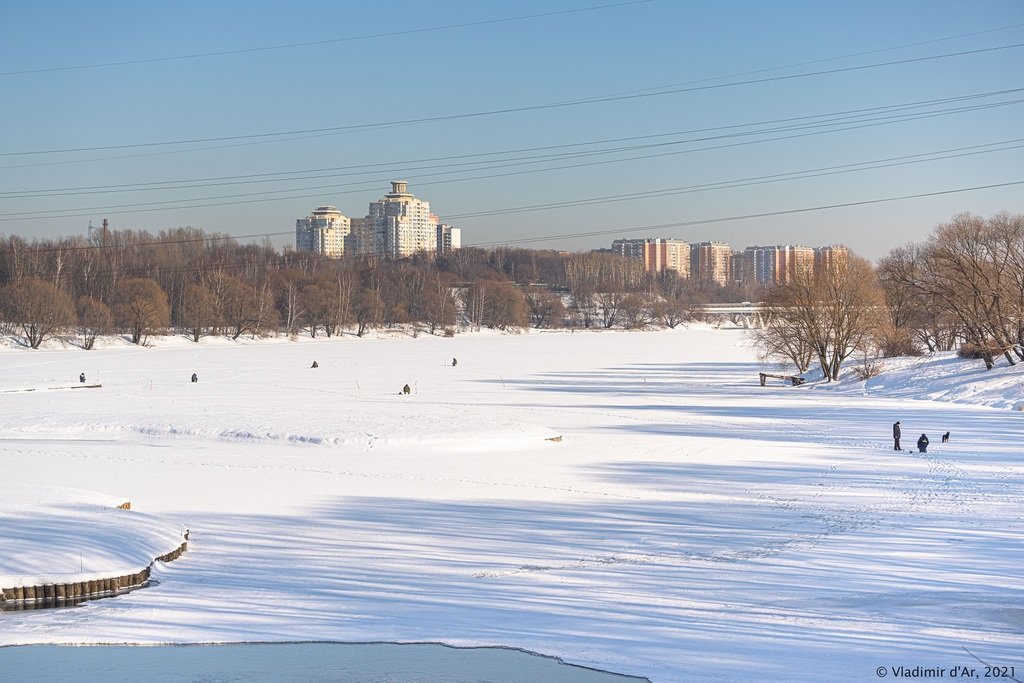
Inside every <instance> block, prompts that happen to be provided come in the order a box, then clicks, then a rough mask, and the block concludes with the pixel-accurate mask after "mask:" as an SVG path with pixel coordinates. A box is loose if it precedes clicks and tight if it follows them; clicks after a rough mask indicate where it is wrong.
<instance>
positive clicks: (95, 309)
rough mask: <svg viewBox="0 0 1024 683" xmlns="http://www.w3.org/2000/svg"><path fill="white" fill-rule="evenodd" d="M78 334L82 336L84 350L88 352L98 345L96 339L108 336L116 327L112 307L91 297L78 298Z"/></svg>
mask: <svg viewBox="0 0 1024 683" xmlns="http://www.w3.org/2000/svg"><path fill="white" fill-rule="evenodd" d="M77 308H78V333H79V334H80V335H81V336H82V348H83V349H85V350H86V351H88V350H90V349H92V347H93V346H94V345H95V344H96V338H97V337H98V336H99V335H101V334H108V333H109V332H110V330H111V328H112V327H113V325H114V314H113V313H111V312H110V307H109V306H107V305H106V304H105V303H103V302H102V301H97V300H96V299H94V298H92V297H91V296H81V297H79V298H78V304H77Z"/></svg>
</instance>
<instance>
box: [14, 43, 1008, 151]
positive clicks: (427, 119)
mask: <svg viewBox="0 0 1024 683" xmlns="http://www.w3.org/2000/svg"><path fill="white" fill-rule="evenodd" d="M1021 47H1024V43H1014V44H1010V45H1001V46H996V47H987V48H978V49H974V50H961V51H959V52H950V53H945V54H940V55H929V56H925V57H911V58H906V59H899V60H892V61H888V62H879V63H875V64H861V65H857V66H849V67H841V68H836V69H826V70H820V71H810V72H804V73H798V74H787V75H782V76H770V77H765V78H757V79H748V80H744V81H733V82H729V83H718V84H713V85H699V86H689V87H683V88H670V89H663V90H658V91H656V92H649V93H634V94H628V95H610V96H598V97H590V98H583V99H576V100H569V101H564V102H553V103H546V104H535V105H524V106H518V107H505V108H499V109H490V110H485V111H477V112H463V113H458V114H444V115H438V116H424V117H417V118H410V119H401V120H395V121H386V122H371V123H360V124H351V125H346V126H329V127H324V128H310V129H305V130H293V131H277V132H270V133H250V134H245V135H225V136H216V137H205V138H192V139H187V140H165V141H157V142H137V143H127V144H120V145H95V146H89V147H69V148H61V149H44V150H25V151H18V152H0V157H16V156H32V155H49V154H68V153H77V152H95V151H101V150H118V149H135V148H143V147H160V146H168V145H187V144H195V143H204V142H218V141H229V140H248V139H256V138H273V137H279V136H286V135H296V134H302V133H323V132H328V131H331V132H340V131H350V130H365V129H368V128H386V127H392V126H404V125H412V124H421V123H436V122H440V121H456V120H462V119H470V118H479V117H485V116H496V115H501V114H510V113H521V112H527V111H539V110H546V109H556V108H561V107H574V106H582V105H588V104H604V103H608V102H619V101H623V100H632V99H639V98H649V97H660V96H663V95H675V94H681V93H687V92H699V91H706V90H715V89H720V88H731V87H738V86H743V85H755V84H759V83H770V82H775V81H784V80H794V79H799V78H809V77H812V76H823V75H831V74H837V73H848V72H852V71H861V70H866V69H875V68H881V67H886V66H895V65H902V64H912V63H919V62H926V61H932V60H937V59H949V58H952V57H962V56H967V55H974V54H983V53H990V52H996V51H999V50H1010V49H1017V48H1021Z"/></svg>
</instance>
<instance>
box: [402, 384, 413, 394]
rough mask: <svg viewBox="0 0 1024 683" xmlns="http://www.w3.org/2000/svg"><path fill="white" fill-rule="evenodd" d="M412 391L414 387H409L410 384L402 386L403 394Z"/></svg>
mask: <svg viewBox="0 0 1024 683" xmlns="http://www.w3.org/2000/svg"><path fill="white" fill-rule="evenodd" d="M411 391H412V389H410V388H409V385H408V384H406V385H405V386H404V387H402V393H403V394H408V393H409V392H411Z"/></svg>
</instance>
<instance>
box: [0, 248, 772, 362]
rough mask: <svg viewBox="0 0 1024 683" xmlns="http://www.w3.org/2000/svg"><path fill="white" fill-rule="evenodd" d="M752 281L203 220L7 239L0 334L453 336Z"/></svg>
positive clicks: (0, 260) (675, 312)
mask: <svg viewBox="0 0 1024 683" xmlns="http://www.w3.org/2000/svg"><path fill="white" fill-rule="evenodd" d="M756 289H757V288H753V287H747V288H742V287H738V286H731V287H720V286H718V285H715V284H713V283H698V282H693V281H688V280H682V279H680V278H678V277H676V276H675V274H674V273H668V274H666V273H661V274H649V273H646V272H644V269H643V266H642V264H641V263H639V262H638V261H633V260H629V259H624V258H622V257H620V256H618V255H615V254H608V253H599V252H590V253H562V252H556V251H550V250H543V251H541V250H529V249H510V248H498V249H492V250H484V249H478V248H463V249H459V250H456V251H453V252H450V253H446V254H419V255H416V256H414V257H411V258H408V259H402V260H388V259H381V258H369V257H360V258H346V259H332V258H325V257H322V256H318V255H315V254H308V253H300V252H295V251H292V250H285V251H284V252H283V253H281V252H279V251H278V250H276V249H275V248H274V247H273V246H272V245H270V244H269V243H266V242H265V243H263V244H259V245H256V244H241V243H238V242H237V241H235V240H234V239H232V238H230V237H229V236H225V235H218V234H207V233H205V232H203V231H202V230H198V229H195V228H180V229H176V230H169V231H164V232H161V233H159V234H157V235H152V234H149V233H146V232H140V231H133V230H121V231H108V230H104V231H103V232H96V233H94V234H93V235H91V236H90V237H88V238H86V237H69V238H60V239H43V240H33V241H31V242H30V241H27V240H25V239H23V238H21V237H17V236H11V237H7V238H0V334H4V335H7V336H11V337H14V338H15V339H17V340H18V341H19V342H20V343H22V344H24V345H25V346H28V347H31V348H38V347H39V346H40V345H41V344H42V343H43V341H45V340H46V339H48V338H52V337H62V338H65V339H66V340H68V341H69V342H71V343H76V344H78V345H80V346H81V347H83V348H85V349H90V348H92V347H93V344H94V343H95V340H96V338H97V337H98V336H100V335H105V334H123V335H125V336H126V337H127V338H129V339H130V340H131V341H132V342H133V343H136V344H144V343H146V339H147V338H148V337H149V336H150V335H155V334H164V333H167V332H174V333H180V334H185V335H187V336H188V337H189V338H191V339H192V340H194V341H197V342H198V341H199V339H200V338H202V337H204V336H208V335H226V336H229V337H231V338H233V339H237V338H239V337H241V336H242V335H253V336H258V335H274V334H288V335H298V334H308V335H310V336H313V337H316V336H318V335H326V336H333V335H337V334H342V333H345V332H349V333H353V334H356V335H359V336H362V335H363V334H365V333H366V332H367V331H368V330H371V329H375V328H388V327H397V326H406V327H409V328H411V329H412V330H414V332H415V333H419V332H420V331H422V332H425V333H428V334H449V335H451V334H454V333H455V332H456V330H457V329H458V328H459V326H460V325H461V326H468V327H474V328H477V329H479V328H481V327H490V328H497V329H516V328H523V327H526V326H533V327H537V328H558V327H573V328H593V327H602V328H614V327H624V328H630V329H638V328H647V327H653V326H670V327H675V326H677V325H679V324H680V323H682V322H683V321H685V320H687V319H689V318H690V317H692V316H693V311H694V310H695V308H696V307H697V306H699V305H701V304H703V303H707V302H715V301H727V300H738V299H737V297H742V298H744V299H748V298H750V297H751V296H754V295H755V294H756Z"/></svg>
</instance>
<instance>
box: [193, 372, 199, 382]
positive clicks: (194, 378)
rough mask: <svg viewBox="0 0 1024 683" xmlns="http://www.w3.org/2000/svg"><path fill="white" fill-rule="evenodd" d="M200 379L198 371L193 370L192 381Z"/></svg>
mask: <svg viewBox="0 0 1024 683" xmlns="http://www.w3.org/2000/svg"><path fill="white" fill-rule="evenodd" d="M198 381H199V375H197V374H196V373H194V372H193V373H192V383H193V384H194V383H196V382H198Z"/></svg>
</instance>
